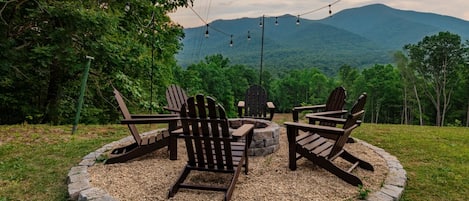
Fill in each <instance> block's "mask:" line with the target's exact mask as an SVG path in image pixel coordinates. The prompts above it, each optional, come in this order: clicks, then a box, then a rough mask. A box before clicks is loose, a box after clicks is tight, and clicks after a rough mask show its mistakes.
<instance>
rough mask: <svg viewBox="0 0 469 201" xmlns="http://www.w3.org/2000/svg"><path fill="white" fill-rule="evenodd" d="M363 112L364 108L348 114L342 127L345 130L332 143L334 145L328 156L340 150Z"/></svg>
mask: <svg viewBox="0 0 469 201" xmlns="http://www.w3.org/2000/svg"><path fill="white" fill-rule="evenodd" d="M363 113H365V111H364V110H361V111H358V112H356V113H353V114H350V115H348V117H347V120H346V121H345V123H344V126H343V129H344V130H345V132H344V134H343V135H340V136H339V138H337V140H336V141H335V143H334V146H333V147H332V150H331V152H330V154H329V156H330V157H333V156H335V155H336V154H337V153H339V152H340V151H342V149H343V148H344V145H345V143H347V140H348V138H349V136H350V134H351V133H352V130H353V129H355V128H356V127H358V125H357V121H358V120H359V119H361V117H362V116H363Z"/></svg>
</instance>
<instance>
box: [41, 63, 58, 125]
mask: <svg viewBox="0 0 469 201" xmlns="http://www.w3.org/2000/svg"><path fill="white" fill-rule="evenodd" d="M49 73H50V77H49V86H48V88H47V100H46V107H45V112H44V119H43V122H41V123H51V124H53V125H55V124H57V123H59V90H60V84H61V83H62V82H61V80H62V77H63V76H62V72H61V70H60V67H59V66H58V62H57V61H54V62H53V63H52V64H51V69H50V72H49Z"/></svg>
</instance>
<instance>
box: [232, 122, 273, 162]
mask: <svg viewBox="0 0 469 201" xmlns="http://www.w3.org/2000/svg"><path fill="white" fill-rule="evenodd" d="M245 123H249V124H255V125H256V127H255V128H254V135H253V136H252V142H251V144H250V145H249V149H248V155H249V156H265V155H268V154H271V153H274V152H275V151H277V150H278V149H279V148H280V126H279V125H278V124H277V123H275V122H273V121H267V120H263V119H250V118H236V119H230V124H231V125H232V126H234V127H239V126H241V125H243V124H245ZM260 125H264V126H265V127H260ZM230 130H231V131H232V130H233V129H232V128H230ZM241 141H244V140H241Z"/></svg>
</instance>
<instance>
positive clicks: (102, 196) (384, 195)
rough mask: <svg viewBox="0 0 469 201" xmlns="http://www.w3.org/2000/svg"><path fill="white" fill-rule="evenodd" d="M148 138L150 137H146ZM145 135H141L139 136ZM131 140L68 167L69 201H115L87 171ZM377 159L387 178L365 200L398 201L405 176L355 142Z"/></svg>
mask: <svg viewBox="0 0 469 201" xmlns="http://www.w3.org/2000/svg"><path fill="white" fill-rule="evenodd" d="M148 134H151V133H148ZM142 135H145V134H142ZM133 141H134V139H133V138H132V136H128V137H126V138H123V139H121V140H119V141H114V142H112V143H110V144H107V145H104V146H103V147H101V148H100V149H98V150H96V151H94V152H91V153H89V154H88V155H86V156H85V157H83V159H82V161H81V162H80V163H79V164H78V165H77V166H75V167H72V168H71V169H70V171H69V172H68V178H67V183H68V194H69V196H70V199H71V200H78V201H117V199H115V198H113V197H112V196H110V195H109V194H108V193H107V192H106V191H104V190H103V189H100V188H96V187H92V186H91V185H90V178H89V176H90V175H89V173H88V167H90V166H93V165H94V164H95V163H96V159H97V158H98V157H99V156H101V155H102V154H103V153H105V152H107V151H109V150H111V149H112V148H113V147H115V146H117V145H121V144H128V143H132V142H133ZM357 141H358V142H357V143H361V144H363V145H365V146H367V147H369V148H370V149H372V150H373V151H375V152H376V153H377V154H379V155H380V156H381V157H383V158H384V160H385V161H386V164H387V166H388V168H389V172H388V175H387V177H386V179H385V181H384V183H383V187H381V189H380V190H379V191H376V192H372V193H371V194H370V195H369V196H368V198H367V200H369V201H396V200H399V199H400V197H401V196H402V193H403V192H404V188H405V186H406V182H407V173H406V171H405V170H404V168H403V166H402V165H401V164H400V162H399V160H398V159H397V158H396V157H395V156H392V155H391V154H389V153H387V152H386V151H385V150H384V149H381V148H379V147H375V146H373V145H371V144H368V143H366V142H364V141H362V140H357Z"/></svg>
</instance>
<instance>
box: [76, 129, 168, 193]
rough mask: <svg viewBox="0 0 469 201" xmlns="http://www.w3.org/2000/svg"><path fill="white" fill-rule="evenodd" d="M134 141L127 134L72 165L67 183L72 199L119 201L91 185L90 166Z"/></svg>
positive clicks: (155, 131)
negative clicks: (119, 147)
mask: <svg viewBox="0 0 469 201" xmlns="http://www.w3.org/2000/svg"><path fill="white" fill-rule="evenodd" d="M164 130H166V129H157V130H154V131H149V132H145V133H142V134H141V135H142V136H147V135H154V134H156V133H158V132H163V131H164ZM133 142H135V140H134V138H133V137H132V136H127V137H125V138H122V139H120V140H118V141H114V142H111V143H109V144H106V145H104V146H103V147H101V148H100V149H98V150H96V151H94V152H91V153H89V154H88V155H86V156H85V157H83V159H82V161H81V162H80V163H79V164H78V166H75V167H72V168H71V169H70V171H69V172H68V177H67V184H68V195H69V196H70V199H71V200H78V201H117V199H115V198H113V197H112V196H111V195H109V194H108V193H107V192H106V191H105V190H103V189H101V188H96V187H92V186H91V185H90V178H89V176H90V175H89V173H88V167H91V166H93V165H94V164H95V163H96V160H97V159H99V157H100V156H101V155H103V154H104V153H105V152H107V151H109V150H112V149H113V148H114V147H118V146H120V145H127V144H131V143H133Z"/></svg>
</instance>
